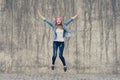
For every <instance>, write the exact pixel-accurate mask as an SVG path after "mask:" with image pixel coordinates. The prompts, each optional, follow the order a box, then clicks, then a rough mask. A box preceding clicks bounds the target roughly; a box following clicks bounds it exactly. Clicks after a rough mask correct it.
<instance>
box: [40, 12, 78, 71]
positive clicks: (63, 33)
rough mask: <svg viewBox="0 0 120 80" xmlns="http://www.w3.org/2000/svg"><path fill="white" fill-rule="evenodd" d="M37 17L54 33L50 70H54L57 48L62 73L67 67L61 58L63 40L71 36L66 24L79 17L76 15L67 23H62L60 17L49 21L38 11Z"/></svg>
mask: <svg viewBox="0 0 120 80" xmlns="http://www.w3.org/2000/svg"><path fill="white" fill-rule="evenodd" d="M38 15H39V17H40V18H41V19H43V21H44V22H46V23H48V24H49V25H50V26H51V27H52V29H53V32H54V39H53V56H52V66H51V69H52V70H54V68H55V60H56V57H57V50H58V48H59V58H60V59H61V61H62V63H63V66H64V68H63V69H64V71H65V72H66V71H67V66H66V62H65V58H64V57H63V51H64V40H65V38H69V37H70V36H71V31H70V30H69V29H68V27H67V26H68V24H69V23H71V22H72V21H73V20H74V19H76V18H77V17H78V15H79V13H77V14H76V15H75V16H73V17H71V18H70V19H69V20H68V21H66V22H63V18H62V17H60V16H57V17H55V22H51V21H49V20H48V19H47V18H45V17H44V16H42V15H41V14H40V12H39V11H38Z"/></svg>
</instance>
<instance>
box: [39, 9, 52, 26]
mask: <svg viewBox="0 0 120 80" xmlns="http://www.w3.org/2000/svg"><path fill="white" fill-rule="evenodd" d="M38 16H39V17H40V18H41V19H42V20H44V22H46V23H48V24H49V25H50V26H51V27H54V23H53V22H51V21H49V20H48V19H46V18H45V17H44V16H42V15H41V14H40V12H39V11H38Z"/></svg>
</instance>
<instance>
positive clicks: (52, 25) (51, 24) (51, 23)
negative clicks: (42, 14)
mask: <svg viewBox="0 0 120 80" xmlns="http://www.w3.org/2000/svg"><path fill="white" fill-rule="evenodd" d="M44 22H46V23H48V24H49V25H50V26H51V27H54V23H53V22H51V21H49V20H48V19H44Z"/></svg>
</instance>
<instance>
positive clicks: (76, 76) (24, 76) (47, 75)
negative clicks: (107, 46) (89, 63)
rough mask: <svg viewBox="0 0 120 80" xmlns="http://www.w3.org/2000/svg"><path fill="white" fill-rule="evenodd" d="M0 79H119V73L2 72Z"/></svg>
mask: <svg viewBox="0 0 120 80" xmlns="http://www.w3.org/2000/svg"><path fill="white" fill-rule="evenodd" d="M0 80H120V74H75V73H67V72H64V73H58V72H56V73H55V72H54V73H53V72H51V73H35V74H31V73H30V74H28V73H27V74H26V73H11V74H6V73H4V74H0Z"/></svg>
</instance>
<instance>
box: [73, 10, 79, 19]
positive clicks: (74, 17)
mask: <svg viewBox="0 0 120 80" xmlns="http://www.w3.org/2000/svg"><path fill="white" fill-rule="evenodd" d="M79 15H80V12H79V11H78V12H77V14H76V15H75V16H73V17H72V19H76V18H77V17H78V16H79Z"/></svg>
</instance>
